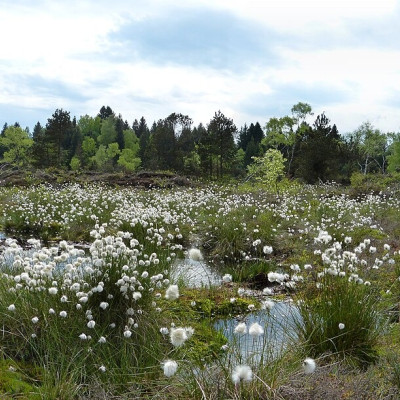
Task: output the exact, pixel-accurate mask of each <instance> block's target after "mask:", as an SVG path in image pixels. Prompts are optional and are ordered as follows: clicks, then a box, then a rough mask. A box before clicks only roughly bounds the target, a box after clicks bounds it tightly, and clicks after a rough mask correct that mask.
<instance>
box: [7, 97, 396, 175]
mask: <svg viewBox="0 0 400 400" xmlns="http://www.w3.org/2000/svg"><path fill="white" fill-rule="evenodd" d="M310 118H314V117H313V112H312V108H311V106H310V105H309V104H307V103H302V102H299V103H297V104H296V105H294V106H293V107H292V109H291V110H290V114H288V115H285V116H282V117H273V118H270V119H269V120H268V121H267V122H266V124H265V125H264V127H261V125H260V124H259V123H258V122H256V123H251V124H250V125H247V124H245V125H244V126H242V127H241V128H240V129H238V128H237V127H236V125H235V124H234V122H233V120H232V119H230V118H228V117H226V116H225V115H224V114H223V113H222V112H221V111H218V112H215V114H214V116H213V117H212V118H211V120H210V121H209V122H208V124H206V125H203V124H202V123H200V124H199V125H197V126H194V125H193V120H192V119H191V118H190V117H189V116H187V115H183V114H177V113H172V114H170V115H169V116H168V117H166V118H164V119H160V120H158V121H157V122H154V123H153V124H152V125H151V126H150V127H149V126H148V125H147V122H146V119H145V118H144V117H141V118H140V119H139V120H137V119H135V120H134V121H133V123H132V124H129V123H128V121H127V120H124V119H123V117H122V115H121V114H116V113H115V112H114V111H113V110H112V109H111V108H110V107H109V106H103V107H101V109H100V111H99V113H98V114H97V115H96V116H94V117H92V116H89V115H84V116H81V117H80V118H79V120H77V119H76V117H73V118H71V116H70V113H69V112H68V111H65V110H63V109H57V110H56V111H55V112H54V113H53V115H52V116H51V117H50V118H48V120H47V123H46V125H45V126H42V125H41V124H40V122H38V123H37V124H36V125H35V127H34V129H33V131H32V134H31V133H30V132H29V129H28V128H26V129H22V128H21V127H20V125H19V124H18V123H15V124H14V125H11V126H8V124H7V123H6V124H4V126H3V129H2V131H1V133H0V162H2V163H9V164H11V165H15V166H17V167H24V168H27V167H29V168H39V169H47V168H55V169H69V170H73V171H82V170H83V171H89V170H97V171H104V172H106V171H116V170H120V171H126V172H132V171H138V170H140V169H141V170H150V171H160V170H163V171H165V170H169V171H173V172H176V173H182V174H187V175H193V176H199V177H205V178H208V179H220V178H223V177H229V176H232V177H244V176H246V173H247V172H248V170H249V166H251V164H252V163H253V162H254V160H257V158H258V157H261V156H262V155H263V154H265V152H266V151H267V150H269V149H276V150H278V151H280V152H281V153H282V156H283V157H284V159H285V160H286V161H285V174H286V175H287V176H288V177H293V178H298V179H300V180H302V181H305V182H308V183H314V182H317V181H320V180H322V181H328V180H335V181H339V182H348V181H349V179H350V176H351V174H352V173H354V172H357V171H358V172H360V173H362V174H368V173H382V174H385V173H387V172H397V171H400V134H399V133H394V132H387V133H384V132H381V131H380V130H379V129H376V128H374V127H373V126H372V125H371V124H370V123H369V122H364V123H363V124H361V125H360V126H359V128H357V129H356V130H355V131H354V132H351V133H349V134H346V135H340V134H339V131H338V129H337V127H336V125H335V124H331V122H330V120H329V118H328V117H327V116H326V115H325V114H324V113H322V114H320V115H318V116H316V117H315V119H314V122H313V123H312V124H310V123H309V122H308V121H309V120H310Z"/></svg>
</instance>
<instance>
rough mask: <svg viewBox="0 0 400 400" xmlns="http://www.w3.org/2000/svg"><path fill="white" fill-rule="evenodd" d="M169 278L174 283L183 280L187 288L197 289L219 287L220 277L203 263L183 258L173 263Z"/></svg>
mask: <svg viewBox="0 0 400 400" xmlns="http://www.w3.org/2000/svg"><path fill="white" fill-rule="evenodd" d="M171 278H172V279H173V280H174V281H178V280H180V279H181V280H183V282H184V283H185V286H187V287H192V288H198V287H210V286H215V285H219V284H220V283H221V279H222V276H221V275H220V274H219V273H218V272H217V271H216V270H215V269H213V268H212V267H210V265H208V264H207V263H206V262H205V261H196V260H192V259H191V258H185V259H183V260H182V259H180V260H176V261H175V262H174V264H173V265H172V269H171Z"/></svg>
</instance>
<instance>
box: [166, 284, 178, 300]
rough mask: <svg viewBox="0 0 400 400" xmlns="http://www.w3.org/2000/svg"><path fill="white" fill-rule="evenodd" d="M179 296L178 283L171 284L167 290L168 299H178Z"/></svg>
mask: <svg viewBox="0 0 400 400" xmlns="http://www.w3.org/2000/svg"><path fill="white" fill-rule="evenodd" d="M178 297H179V288H178V285H170V286H169V287H168V289H167V290H166V292H165V298H166V299H168V300H176V299H177V298H178Z"/></svg>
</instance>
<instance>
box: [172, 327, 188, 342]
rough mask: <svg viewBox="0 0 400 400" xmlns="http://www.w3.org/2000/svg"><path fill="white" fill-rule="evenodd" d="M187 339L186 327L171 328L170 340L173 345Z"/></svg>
mask: <svg viewBox="0 0 400 400" xmlns="http://www.w3.org/2000/svg"><path fill="white" fill-rule="evenodd" d="M187 339H188V332H187V330H186V328H171V333H170V340H171V343H172V345H173V346H175V347H179V346H182V345H183V343H185V342H186V340H187Z"/></svg>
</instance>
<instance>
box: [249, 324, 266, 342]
mask: <svg viewBox="0 0 400 400" xmlns="http://www.w3.org/2000/svg"><path fill="white" fill-rule="evenodd" d="M263 334H264V328H263V327H262V326H261V325H260V324H259V323H258V322H254V323H253V324H251V325H250V328H249V335H250V336H251V337H252V338H253V339H257V338H258V337H260V336H261V335H263Z"/></svg>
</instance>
